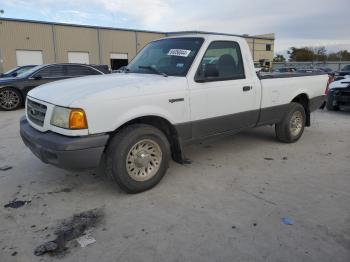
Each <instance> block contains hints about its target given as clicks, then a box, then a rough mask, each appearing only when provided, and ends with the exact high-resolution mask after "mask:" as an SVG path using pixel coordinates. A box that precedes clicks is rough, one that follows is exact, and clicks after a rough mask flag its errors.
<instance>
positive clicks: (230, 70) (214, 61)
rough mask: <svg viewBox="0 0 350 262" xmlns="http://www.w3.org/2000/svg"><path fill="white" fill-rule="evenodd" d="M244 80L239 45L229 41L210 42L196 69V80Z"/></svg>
mask: <svg viewBox="0 0 350 262" xmlns="http://www.w3.org/2000/svg"><path fill="white" fill-rule="evenodd" d="M244 78H245V74H244V66H243V60H242V54H241V50H240V48H239V44H238V43H236V42H231V41H215V42H212V43H211V44H210V45H209V47H208V49H207V51H206V52H205V54H204V57H203V59H202V61H201V64H200V66H199V68H198V71H197V75H196V80H202V82H207V81H225V80H233V79H244ZM198 82H201V81H198Z"/></svg>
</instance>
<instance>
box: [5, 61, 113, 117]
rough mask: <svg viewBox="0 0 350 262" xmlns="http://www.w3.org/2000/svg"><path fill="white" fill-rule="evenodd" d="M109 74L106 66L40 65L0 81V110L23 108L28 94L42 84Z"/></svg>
mask: <svg viewBox="0 0 350 262" xmlns="http://www.w3.org/2000/svg"><path fill="white" fill-rule="evenodd" d="M106 73H109V71H108V66H105V65H85V64H50V65H40V66H36V67H33V68H32V69H29V70H28V71H26V72H24V73H22V74H19V75H17V77H15V78H1V79H0V109H3V110H7V111H9V110H14V109H17V108H19V107H21V106H23V104H24V101H25V97H26V95H27V93H28V92H29V91H30V90H31V89H33V88H34V87H37V86H39V85H42V84H46V83H49V82H53V81H57V80H61V79H66V78H73V77H79V76H87V75H103V74H106Z"/></svg>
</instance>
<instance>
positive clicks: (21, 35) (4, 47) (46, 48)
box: [0, 20, 54, 70]
mask: <svg viewBox="0 0 350 262" xmlns="http://www.w3.org/2000/svg"><path fill="white" fill-rule="evenodd" d="M16 50H40V51H42V52H43V62H44V63H52V62H53V61H54V49H53V39H52V26H51V25H45V24H34V23H25V24H24V23H22V22H13V21H4V20H0V54H1V60H2V61H3V69H4V70H9V69H11V68H13V67H15V66H16V65H17V61H16Z"/></svg>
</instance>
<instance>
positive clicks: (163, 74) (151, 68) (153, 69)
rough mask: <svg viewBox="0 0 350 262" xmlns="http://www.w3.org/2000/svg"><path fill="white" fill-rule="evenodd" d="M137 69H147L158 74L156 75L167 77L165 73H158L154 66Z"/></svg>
mask: <svg viewBox="0 0 350 262" xmlns="http://www.w3.org/2000/svg"><path fill="white" fill-rule="evenodd" d="M139 68H141V69H148V70H150V71H153V72H154V73H156V74H158V75H162V76H164V77H167V76H168V75H167V74H166V73H163V72H160V71H159V70H158V69H157V68H156V67H155V66H142V65H141V66H139Z"/></svg>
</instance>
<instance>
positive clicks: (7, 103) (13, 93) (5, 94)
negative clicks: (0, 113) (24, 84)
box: [0, 87, 23, 111]
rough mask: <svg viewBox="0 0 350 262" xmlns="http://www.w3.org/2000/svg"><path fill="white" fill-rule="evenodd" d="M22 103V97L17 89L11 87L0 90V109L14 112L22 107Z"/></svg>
mask: <svg viewBox="0 0 350 262" xmlns="http://www.w3.org/2000/svg"><path fill="white" fill-rule="evenodd" d="M22 102H23V100H22V95H21V93H20V92H19V91H18V90H17V89H15V88H11V87H5V88H1V89H0V108H1V109H2V110H6V111H10V110H15V109H17V108H19V107H20V106H21V105H22Z"/></svg>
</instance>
